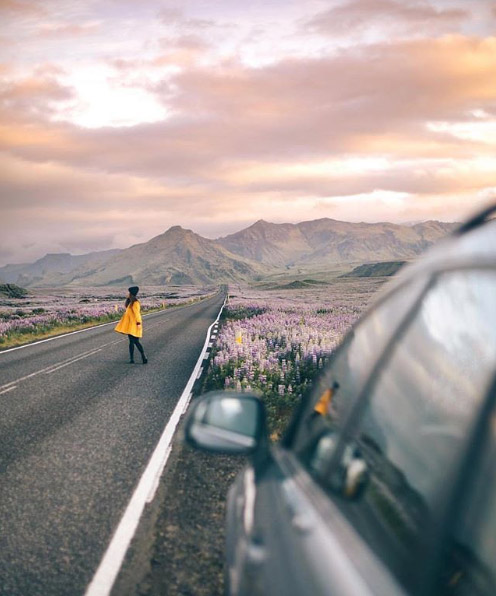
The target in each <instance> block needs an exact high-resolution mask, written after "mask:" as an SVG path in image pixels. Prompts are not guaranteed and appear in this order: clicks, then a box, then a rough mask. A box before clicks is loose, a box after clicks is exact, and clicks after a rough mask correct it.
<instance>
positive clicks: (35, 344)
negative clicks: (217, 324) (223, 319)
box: [0, 298, 225, 356]
mask: <svg viewBox="0 0 496 596" xmlns="http://www.w3.org/2000/svg"><path fill="white" fill-rule="evenodd" d="M205 300H208V298H206V299H205ZM195 304H198V302H193V303H192V304H184V305H181V304H179V305H178V306H179V307H183V308H188V307H189V306H195ZM224 304H225V303H224ZM224 304H223V305H222V308H224ZM165 310H166V309H162V310H158V311H155V312H150V313H147V314H145V315H143V319H144V318H145V317H150V316H151V315H156V314H157V312H164V311H165ZM118 322H119V321H117V320H115V321H110V322H109V323H100V324H99V325H93V326H92V327H86V328H85V329H78V330H77V331H69V332H68V333H62V335H54V336H53V337H47V338H46V339H39V340H38V341H33V342H32V343H30V344H24V345H23V346H16V347H15V348H7V349H6V350H1V351H0V356H1V355H2V354H7V352H13V351H14V350H22V349H23V348H30V347H31V346H37V345H38V344H44V343H45V342H46V341H53V340H54V339H60V338H61V337H67V336H68V335H75V334H76V333H84V332H85V331H91V330H92V329H97V328H98V327H106V326H107V325H117V323H118Z"/></svg>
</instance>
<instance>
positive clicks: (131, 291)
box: [128, 286, 139, 296]
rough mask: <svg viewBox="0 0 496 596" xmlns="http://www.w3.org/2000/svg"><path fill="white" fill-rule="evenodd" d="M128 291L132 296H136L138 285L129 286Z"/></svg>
mask: <svg viewBox="0 0 496 596" xmlns="http://www.w3.org/2000/svg"><path fill="white" fill-rule="evenodd" d="M128 291H129V293H130V294H132V295H133V296H136V294H137V293H138V292H139V288H138V286H131V287H130V288H128Z"/></svg>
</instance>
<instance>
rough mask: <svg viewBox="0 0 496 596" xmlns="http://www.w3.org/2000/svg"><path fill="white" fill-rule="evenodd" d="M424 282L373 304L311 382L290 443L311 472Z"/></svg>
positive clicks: (325, 453) (327, 450)
mask: <svg viewBox="0 0 496 596" xmlns="http://www.w3.org/2000/svg"><path fill="white" fill-rule="evenodd" d="M425 285H426V280H425V279H422V280H417V281H415V282H412V283H409V284H407V285H406V286H404V287H402V288H399V289H398V290H397V291H396V292H394V293H392V294H391V295H390V296H389V297H387V298H385V299H384V301H382V302H380V303H379V304H378V305H377V306H376V307H375V308H373V309H372V310H371V311H370V312H369V313H368V314H367V315H366V316H365V317H364V318H363V319H362V320H361V321H360V322H359V323H358V324H357V325H356V326H355V327H354V329H352V330H351V332H350V333H349V334H348V335H347V336H346V338H345V340H344V342H343V344H342V345H341V346H340V347H339V348H338V349H337V351H336V353H335V354H334V355H333V356H332V359H331V361H330V363H329V365H328V367H327V368H326V370H325V371H324V372H323V374H322V375H321V376H320V378H319V379H318V380H317V382H316V384H315V387H314V389H313V391H312V395H311V396H310V399H309V401H308V404H307V406H306V410H305V411H304V412H303V414H302V415H301V416H300V419H299V425H298V429H297V433H296V440H295V442H294V448H295V451H296V452H297V454H298V455H299V456H300V457H301V459H302V460H303V462H304V463H305V465H306V466H307V467H308V469H309V470H310V471H311V472H312V473H314V472H315V473H316V474H317V475H319V474H320V472H319V461H321V460H322V457H324V459H327V458H328V457H329V455H330V452H331V451H332V449H333V446H334V445H335V441H336V438H337V432H338V431H339V429H340V428H342V425H343V421H344V420H345V419H346V418H347V416H348V414H349V412H350V411H351V409H352V406H353V404H354V403H355V400H356V398H357V397H358V395H359V393H360V390H361V388H362V387H363V385H364V383H365V381H366V380H367V379H368V377H369V375H370V372H371V370H372V368H373V365H374V364H375V362H376V360H377V359H378V357H379V356H380V355H381V353H382V351H383V350H384V348H385V346H386V345H387V343H388V342H389V341H390V339H391V337H392V335H393V333H394V331H395V330H396V328H397V327H398V325H399V323H400V322H401V320H402V319H403V318H404V317H405V315H406V313H407V312H408V311H409V310H410V309H411V308H412V306H413V304H414V303H415V301H416V300H417V299H418V297H419V295H420V294H421V292H422V290H423V288H424V287H425Z"/></svg>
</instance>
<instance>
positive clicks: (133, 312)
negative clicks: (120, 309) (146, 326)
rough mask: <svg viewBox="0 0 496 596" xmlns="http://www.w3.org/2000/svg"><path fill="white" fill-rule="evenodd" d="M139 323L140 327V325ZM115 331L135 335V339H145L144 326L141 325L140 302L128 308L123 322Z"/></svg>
mask: <svg viewBox="0 0 496 596" xmlns="http://www.w3.org/2000/svg"><path fill="white" fill-rule="evenodd" d="M138 323H139V325H138ZM114 331H117V332H118V333H125V334H126V335H134V337H143V325H142V324H141V307H140V303H139V301H138V300H135V301H134V302H133V304H130V305H129V306H128V307H127V308H126V312H125V313H124V314H123V315H122V318H121V320H120V321H119V322H118V323H117V325H116V326H115V328H114Z"/></svg>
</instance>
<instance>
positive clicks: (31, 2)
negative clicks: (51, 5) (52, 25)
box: [0, 0, 45, 15]
mask: <svg viewBox="0 0 496 596" xmlns="http://www.w3.org/2000/svg"><path fill="white" fill-rule="evenodd" d="M0 11H4V12H6V13H9V12H10V13H13V14H35V15H42V14H45V9H44V8H43V7H42V6H40V3H39V2H36V1H35V0H0Z"/></svg>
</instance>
